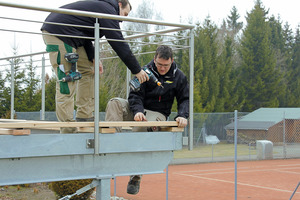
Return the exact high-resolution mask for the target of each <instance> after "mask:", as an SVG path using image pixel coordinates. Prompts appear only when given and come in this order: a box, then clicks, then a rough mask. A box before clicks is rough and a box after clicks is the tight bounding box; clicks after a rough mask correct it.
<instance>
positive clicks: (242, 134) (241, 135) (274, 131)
mask: <svg viewBox="0 0 300 200" xmlns="http://www.w3.org/2000/svg"><path fill="white" fill-rule="evenodd" d="M283 126H284V124H283V121H281V122H279V123H277V124H275V125H273V126H272V127H270V128H269V129H268V130H250V129H248V130H247V129H246V130H242V129H239V130H238V142H239V143H250V142H255V141H256V140H269V141H271V142H273V143H282V142H283V135H284V134H285V142H287V143H300V120H294V119H289V120H285V132H284V131H283ZM226 134H227V140H228V141H231V142H232V141H233V138H234V130H226Z"/></svg>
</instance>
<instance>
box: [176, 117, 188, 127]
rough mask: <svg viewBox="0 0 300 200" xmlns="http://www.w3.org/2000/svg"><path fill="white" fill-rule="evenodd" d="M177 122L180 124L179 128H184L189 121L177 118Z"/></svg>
mask: <svg viewBox="0 0 300 200" xmlns="http://www.w3.org/2000/svg"><path fill="white" fill-rule="evenodd" d="M176 122H178V127H179V128H184V127H186V125H187V119H186V118H184V117H177V118H176Z"/></svg>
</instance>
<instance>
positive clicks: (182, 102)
mask: <svg viewBox="0 0 300 200" xmlns="http://www.w3.org/2000/svg"><path fill="white" fill-rule="evenodd" d="M146 66H147V67H148V68H149V69H150V70H151V71H152V72H153V73H154V74H155V76H156V77H157V78H158V80H159V81H160V82H161V83H162V85H163V87H164V88H162V87H159V86H157V85H156V84H155V83H154V82H151V81H147V82H144V83H142V84H141V89H140V90H139V91H138V92H134V91H132V90H131V91H130V93H129V97H128V101H129V105H130V110H131V111H132V112H133V114H134V115H135V114H136V113H138V112H142V113H144V109H148V110H152V111H157V112H160V113H162V114H163V115H165V116H166V117H168V116H169V115H170V113H171V109H172V104H173V102H174V98H175V97H176V100H177V111H178V114H177V116H176V117H175V118H177V117H178V116H179V117H184V118H186V119H187V118H188V117H189V85H188V81H187V78H186V76H185V75H184V74H183V72H182V71H181V70H180V69H178V67H177V64H176V63H175V62H173V63H172V65H171V68H170V70H169V71H168V73H167V74H165V75H164V76H161V75H159V74H158V72H157V68H156V66H155V64H154V62H153V60H152V61H151V62H150V63H149V64H147V65H146Z"/></svg>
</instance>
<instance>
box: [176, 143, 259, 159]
mask: <svg viewBox="0 0 300 200" xmlns="http://www.w3.org/2000/svg"><path fill="white" fill-rule="evenodd" d="M212 151H213V156H214V157H227V156H234V144H222V143H220V144H215V145H213V148H212V145H200V146H197V147H194V148H193V150H192V151H190V150H188V148H186V147H185V148H183V149H182V150H179V151H175V152H174V158H175V159H176V158H206V157H212ZM237 155H239V156H243V155H245V156H246V155H249V146H248V145H245V144H238V145H237ZM250 155H256V149H255V148H254V147H250Z"/></svg>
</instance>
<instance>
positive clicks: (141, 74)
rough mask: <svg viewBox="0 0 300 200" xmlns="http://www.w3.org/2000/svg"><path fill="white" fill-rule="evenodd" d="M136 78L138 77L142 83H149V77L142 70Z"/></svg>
mask: <svg viewBox="0 0 300 200" xmlns="http://www.w3.org/2000/svg"><path fill="white" fill-rule="evenodd" d="M135 76H136V77H137V79H138V80H139V82H140V83H144V82H145V81H149V76H148V74H147V73H146V72H145V71H144V70H141V71H140V72H139V73H137V74H136V75H135Z"/></svg>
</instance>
